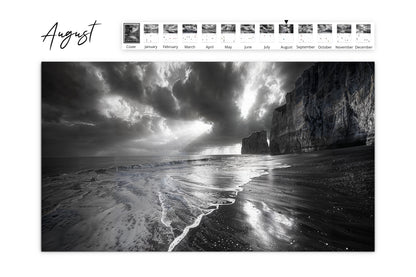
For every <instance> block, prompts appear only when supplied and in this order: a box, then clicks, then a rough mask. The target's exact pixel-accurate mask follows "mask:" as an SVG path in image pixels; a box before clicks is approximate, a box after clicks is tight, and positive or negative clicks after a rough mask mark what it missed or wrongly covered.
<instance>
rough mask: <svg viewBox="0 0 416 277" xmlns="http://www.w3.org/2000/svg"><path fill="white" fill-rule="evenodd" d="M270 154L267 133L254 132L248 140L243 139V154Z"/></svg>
mask: <svg viewBox="0 0 416 277" xmlns="http://www.w3.org/2000/svg"><path fill="white" fill-rule="evenodd" d="M269 152H270V151H269V144H268V143H267V132H266V131H260V132H254V133H252V134H251V135H250V136H249V137H248V138H243V143H242V145H241V154H268V153H269Z"/></svg>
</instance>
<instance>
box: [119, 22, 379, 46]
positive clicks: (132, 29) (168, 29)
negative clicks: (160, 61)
mask: <svg viewBox="0 0 416 277" xmlns="http://www.w3.org/2000/svg"><path fill="white" fill-rule="evenodd" d="M217 25H220V26H221V34H236V29H237V24H202V26H201V31H202V34H216V33H217ZM297 27H298V28H297V30H298V33H299V34H312V33H313V31H314V24H297ZM123 28H124V43H139V42H140V23H124V25H123ZM332 28H333V24H317V33H318V34H332V32H333V31H332ZM178 29H179V25H178V24H163V34H178ZM355 30H356V33H357V34H370V33H371V24H356V29H355ZM259 31H260V34H274V33H275V25H274V24H260V26H259ZM255 32H256V29H255V24H240V33H241V34H255ZM143 33H144V34H159V24H144V25H143ZM197 33H198V24H182V34H197ZM293 33H294V24H279V34H293ZM336 33H337V34H351V33H352V24H336Z"/></svg>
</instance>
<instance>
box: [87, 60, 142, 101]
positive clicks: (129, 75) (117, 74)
mask: <svg viewBox="0 0 416 277" xmlns="http://www.w3.org/2000/svg"><path fill="white" fill-rule="evenodd" d="M94 65H95V66H97V67H98V68H99V72H100V73H101V75H102V77H103V78H104V80H105V81H106V83H107V84H108V85H110V89H111V90H112V91H113V92H114V93H116V94H119V95H124V96H127V97H129V98H131V99H133V100H140V99H141V98H142V96H143V83H142V81H141V79H140V75H139V74H138V70H140V69H141V67H142V66H143V64H140V63H126V62H114V63H94Z"/></svg>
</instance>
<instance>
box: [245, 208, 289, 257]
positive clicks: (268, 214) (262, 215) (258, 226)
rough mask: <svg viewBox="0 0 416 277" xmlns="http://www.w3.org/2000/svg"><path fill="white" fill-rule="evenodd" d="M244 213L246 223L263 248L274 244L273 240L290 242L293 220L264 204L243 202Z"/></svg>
mask: <svg viewBox="0 0 416 277" xmlns="http://www.w3.org/2000/svg"><path fill="white" fill-rule="evenodd" d="M243 205H244V206H243V207H244V212H245V213H246V214H247V218H246V220H247V222H248V223H249V224H250V226H251V227H252V230H251V232H253V233H254V234H255V235H256V236H257V237H258V239H259V242H260V243H261V244H262V245H263V247H268V246H270V244H271V243H272V244H274V242H275V240H284V241H287V242H289V243H290V242H292V238H291V236H290V231H291V229H292V228H293V225H294V220H293V219H292V218H289V217H287V216H285V215H283V214H281V213H279V212H276V211H274V210H272V209H271V208H270V207H269V206H268V205H267V204H266V203H264V202H260V203H259V202H252V201H245V202H244V204H243ZM276 250H277V249H276Z"/></svg>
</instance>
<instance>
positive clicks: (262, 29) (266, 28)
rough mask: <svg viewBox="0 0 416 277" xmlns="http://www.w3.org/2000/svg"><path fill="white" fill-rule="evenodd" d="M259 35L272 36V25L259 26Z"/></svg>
mask: <svg viewBox="0 0 416 277" xmlns="http://www.w3.org/2000/svg"><path fill="white" fill-rule="evenodd" d="M260 33H261V34H274V24H260Z"/></svg>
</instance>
